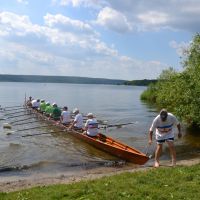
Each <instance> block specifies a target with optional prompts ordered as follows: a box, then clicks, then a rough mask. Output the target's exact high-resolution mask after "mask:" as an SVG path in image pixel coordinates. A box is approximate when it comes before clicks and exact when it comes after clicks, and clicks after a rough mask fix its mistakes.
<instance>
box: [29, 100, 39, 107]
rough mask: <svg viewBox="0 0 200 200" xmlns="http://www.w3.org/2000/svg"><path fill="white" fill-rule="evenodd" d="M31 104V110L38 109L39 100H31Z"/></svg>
mask: <svg viewBox="0 0 200 200" xmlns="http://www.w3.org/2000/svg"><path fill="white" fill-rule="evenodd" d="M31 104H32V108H33V109H38V108H39V107H40V99H33V100H32V101H31Z"/></svg>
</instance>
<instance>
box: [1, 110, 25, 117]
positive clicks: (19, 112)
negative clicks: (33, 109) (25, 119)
mask: <svg viewBox="0 0 200 200" xmlns="http://www.w3.org/2000/svg"><path fill="white" fill-rule="evenodd" d="M22 112H26V111H25V110H21V111H18V112H12V113H6V114H5V116H7V115H13V114H16V113H22Z"/></svg>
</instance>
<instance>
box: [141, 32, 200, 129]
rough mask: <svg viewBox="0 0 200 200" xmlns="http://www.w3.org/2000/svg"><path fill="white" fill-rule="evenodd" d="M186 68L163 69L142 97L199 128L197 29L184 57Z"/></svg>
mask: <svg viewBox="0 0 200 200" xmlns="http://www.w3.org/2000/svg"><path fill="white" fill-rule="evenodd" d="M182 65H183V71H182V72H177V71H175V70H174V69H173V68H171V67H170V68H169V69H167V70H164V71H163V72H162V73H161V74H160V76H159V78H158V81H157V82H156V83H151V84H150V85H149V86H148V87H147V89H146V90H145V91H144V92H143V93H142V95H141V99H142V100H145V101H148V102H149V103H151V104H154V105H156V107H157V108H159V109H160V108H166V109H168V110H169V111H170V112H173V113H174V114H175V115H177V116H178V117H179V119H180V120H181V121H182V122H185V123H186V124H187V125H188V126H189V127H197V128H200V34H199V33H197V34H196V35H195V36H194V37H193V40H192V42H191V43H190V46H189V48H188V49H187V50H185V52H184V57H182Z"/></svg>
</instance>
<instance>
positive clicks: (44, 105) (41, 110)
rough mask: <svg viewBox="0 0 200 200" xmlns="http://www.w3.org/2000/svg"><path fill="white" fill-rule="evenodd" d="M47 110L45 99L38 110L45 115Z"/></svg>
mask: <svg viewBox="0 0 200 200" xmlns="http://www.w3.org/2000/svg"><path fill="white" fill-rule="evenodd" d="M45 108H46V103H45V100H44V99H41V101H40V107H39V108H38V110H39V111H40V112H41V113H43V112H44V111H45Z"/></svg>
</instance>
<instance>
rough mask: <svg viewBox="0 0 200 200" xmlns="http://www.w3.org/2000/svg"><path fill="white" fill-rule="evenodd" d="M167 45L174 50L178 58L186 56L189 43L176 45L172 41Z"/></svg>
mask: <svg viewBox="0 0 200 200" xmlns="http://www.w3.org/2000/svg"><path fill="white" fill-rule="evenodd" d="M169 45H170V47H172V48H173V49H175V50H176V53H177V54H178V55H179V56H180V57H183V56H186V55H187V52H188V49H189V46H190V43H186V42H181V43H177V42H176V41H174V40H173V41H171V42H170V43H169Z"/></svg>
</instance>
